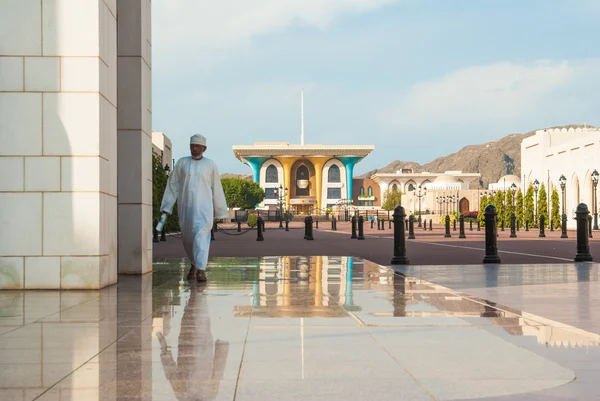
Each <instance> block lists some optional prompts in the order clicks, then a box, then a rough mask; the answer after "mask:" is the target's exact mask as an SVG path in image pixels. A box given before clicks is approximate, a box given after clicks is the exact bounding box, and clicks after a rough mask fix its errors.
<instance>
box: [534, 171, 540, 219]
mask: <svg viewBox="0 0 600 401" xmlns="http://www.w3.org/2000/svg"><path fill="white" fill-rule="evenodd" d="M533 190H534V191H535V218H534V223H535V225H534V227H537V226H538V201H537V194H538V191H539V190H540V182H539V181H538V180H537V178H536V180H535V181H534V182H533Z"/></svg>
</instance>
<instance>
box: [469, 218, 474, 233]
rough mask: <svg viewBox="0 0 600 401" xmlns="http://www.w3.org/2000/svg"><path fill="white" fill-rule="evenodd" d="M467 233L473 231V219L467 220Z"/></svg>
mask: <svg viewBox="0 0 600 401" xmlns="http://www.w3.org/2000/svg"><path fill="white" fill-rule="evenodd" d="M469 231H473V219H471V220H469Z"/></svg>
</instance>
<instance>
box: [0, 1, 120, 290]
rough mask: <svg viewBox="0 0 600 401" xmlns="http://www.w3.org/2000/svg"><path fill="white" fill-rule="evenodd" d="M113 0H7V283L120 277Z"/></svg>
mask: <svg viewBox="0 0 600 401" xmlns="http://www.w3.org/2000/svg"><path fill="white" fill-rule="evenodd" d="M116 15H117V9H116V2H115V0H85V1H81V0H18V1H15V0H0V31H1V32H2V35H0V72H1V79H0V143H1V144H2V146H0V170H1V171H2V172H3V173H2V174H1V175H0V224H1V227H0V289H15V288H28V289H29V288H55V289H57V288H63V289H76V288H77V289H84V288H85V289H93V288H101V287H104V286H106V285H109V284H113V283H116V281H117V225H116V215H117V132H116V119H117V89H116V87H117V57H116V56H117V22H116Z"/></svg>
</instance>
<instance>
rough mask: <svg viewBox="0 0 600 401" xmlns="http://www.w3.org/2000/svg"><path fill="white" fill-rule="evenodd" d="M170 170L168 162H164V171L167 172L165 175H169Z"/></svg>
mask: <svg viewBox="0 0 600 401" xmlns="http://www.w3.org/2000/svg"><path fill="white" fill-rule="evenodd" d="M170 171H171V167H169V164H165V173H167V176H168V175H169V173H170Z"/></svg>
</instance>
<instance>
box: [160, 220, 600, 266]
mask: <svg viewBox="0 0 600 401" xmlns="http://www.w3.org/2000/svg"><path fill="white" fill-rule="evenodd" d="M277 227H278V223H267V230H266V232H265V233H264V238H265V240H264V241H263V242H258V241H256V231H254V230H253V231H249V232H247V233H246V234H243V235H227V234H225V233H222V232H218V233H217V234H216V236H215V241H213V242H212V245H211V251H210V256H211V257H215V256H274V255H306V256H311V255H330V256H335V255H349V256H360V257H363V258H365V259H369V260H372V261H374V262H376V263H379V264H383V265H388V264H389V263H390V260H391V258H392V256H393V232H392V230H391V229H389V228H388V225H387V224H386V229H385V230H384V231H378V230H376V228H375V229H370V227H369V226H367V225H365V227H366V229H365V240H364V241H358V240H354V239H350V225H349V223H345V222H338V226H337V228H338V230H337V231H331V230H330V228H331V223H324V222H321V224H320V229H315V230H314V234H313V235H314V238H315V239H314V241H306V240H304V239H303V237H304V229H303V225H302V223H292V224H291V225H290V231H288V232H286V231H285V230H283V229H279V228H277ZM375 227H376V226H375ZM222 228H225V229H226V232H228V233H230V234H237V232H236V229H235V225H234V224H224V225H222ZM242 229H244V227H243V228H242ZM451 234H452V238H444V230H443V228H442V226H435V225H434V230H433V231H427V232H425V231H423V229H415V236H416V237H417V238H416V239H415V240H406V248H407V256H408V258H409V260H410V262H411V264H417V265H461V264H480V263H481V262H482V259H483V256H484V252H485V251H484V235H485V234H484V232H483V230H482V231H480V232H477V231H475V229H474V231H468V226H467V231H466V236H467V238H466V239H458V231H452V232H451ZM499 234H500V237H499V238H498V249H499V251H500V258H501V259H502V263H505V264H508V263H511V264H512V263H515V264H516V263H527V264H531V263H565V262H569V261H572V260H573V257H574V256H575V254H576V240H575V232H574V231H569V233H568V235H569V238H568V239H561V238H560V231H554V232H549V231H547V232H546V236H547V238H538V231H534V230H532V231H529V232H525V231H520V232H518V233H517V234H518V238H516V239H515V238H509V235H510V230H506V231H504V232H499ZM594 234H595V236H596V237H597V238H593V239H590V248H591V254H592V256H596V257H597V258H598V260H600V231H599V232H597V233H594ZM167 238H168V240H167V242H159V243H155V244H154V259H155V260H157V259H162V258H179V257H185V252H184V250H183V246H182V244H181V239H180V238H174V237H170V236H168V237H167Z"/></svg>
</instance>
